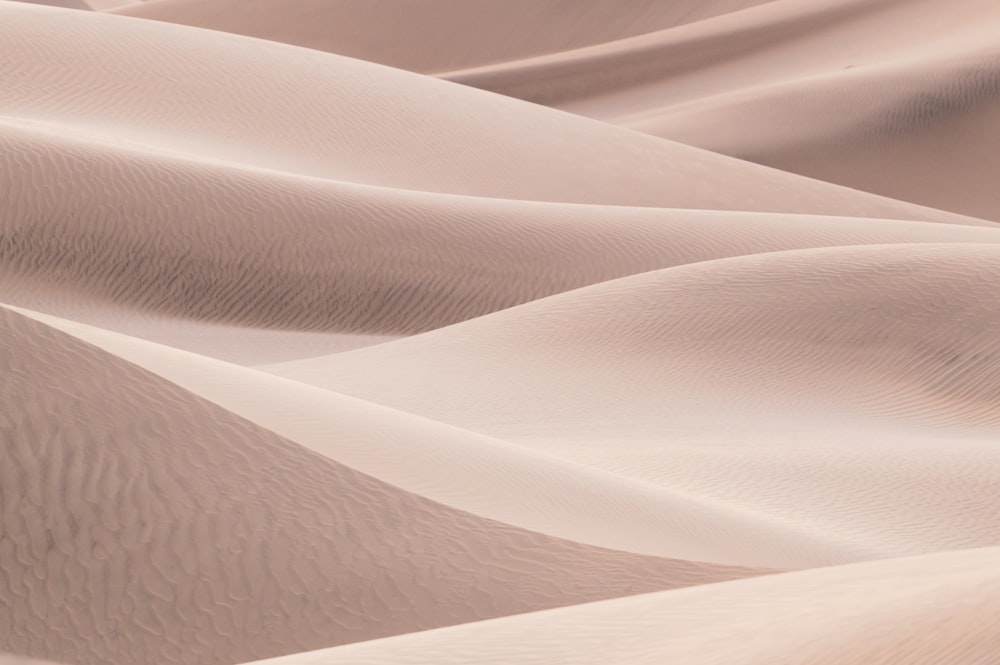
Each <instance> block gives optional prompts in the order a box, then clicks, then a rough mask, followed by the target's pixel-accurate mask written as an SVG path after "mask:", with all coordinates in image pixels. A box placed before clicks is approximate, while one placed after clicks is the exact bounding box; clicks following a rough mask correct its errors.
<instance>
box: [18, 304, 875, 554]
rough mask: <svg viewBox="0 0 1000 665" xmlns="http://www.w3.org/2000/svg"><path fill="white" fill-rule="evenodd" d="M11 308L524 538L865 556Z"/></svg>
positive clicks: (806, 532)
mask: <svg viewBox="0 0 1000 665" xmlns="http://www.w3.org/2000/svg"><path fill="white" fill-rule="evenodd" d="M7 309H10V310H12V311H15V312H18V313H19V314H22V315H24V316H27V317H30V318H32V319H35V320H37V321H40V322H42V323H44V324H46V325H48V326H52V327H54V328H56V329H58V330H60V331H62V332H64V333H67V334H70V335H72V336H74V337H76V338H78V339H80V340H83V341H85V342H87V343H89V344H93V345H95V346H97V347H99V348H101V349H103V350H104V351H106V352H108V353H111V354H113V355H115V356H118V357H120V358H122V359H124V360H127V361H128V362H130V363H134V364H136V365H138V366H140V367H142V368H143V369H145V370H147V371H150V372H153V373H155V374H158V375H159V376H161V377H163V378H165V379H167V380H169V381H171V382H173V383H175V384H177V385H178V386H180V387H182V388H184V389H185V390H188V391H190V392H192V393H194V394H196V395H198V396H199V397H201V398H203V399H207V400H209V401H211V402H212V403H214V404H217V405H219V406H221V407H222V408H224V409H226V410H228V411H230V412H232V413H234V414H236V415H238V416H240V417H242V418H245V419H246V420H248V421H250V422H253V423H255V424H256V425H258V426H261V427H264V428H267V429H268V430H270V431H273V432H275V433H277V434H279V435H280V436H282V437H284V438H286V439H288V440H290V441H294V442H295V443H298V444H300V445H302V446H304V447H306V448H308V449H310V450H312V451H314V452H316V453H319V454H321V455H324V456H326V457H329V458H331V459H333V460H336V461H337V462H339V463H342V464H345V465H347V466H349V467H351V468H353V469H355V470H357V471H360V472H362V473H365V474H367V475H370V476H373V477H375V478H378V479H380V480H382V481H385V482H387V483H389V484H392V485H395V486H397V487H400V488H402V489H405V490H406V491H409V492H413V493H415V494H418V495H420V496H424V497H427V498H429V499H431V500H434V501H437V502H439V503H443V504H445V505H449V506H452V507H454V508H458V509H461V510H465V511H467V512H470V513H474V514H476V515H479V516H483V517H488V518H490V519H494V520H497V521H500V522H504V523H507V524H512V525H516V526H519V527H522V528H526V529H529V530H531V531H537V532H540V533H546V534H549V535H552V536H555V537H559V538H565V539H568V540H574V541H577V542H581V543H586V544H590V545H595V546H600V547H606V548H612V549H618V550H625V551H631V552H636V553H640V554H647V555H655V556H662V557H666V558H687V559H690V560H697V561H707V562H716V563H722V564H727V565H743V566H756V567H759V568H772V569H773V568H801V567H808V566H815V565H826V564H830V563H837V562H844V561H854V560H859V559H862V558H865V557H866V556H869V555H870V554H869V552H867V551H866V550H852V549H850V548H847V547H844V546H841V545H839V544H837V543H836V542H834V541H833V540H832V539H831V538H829V537H825V536H824V535H823V534H822V533H819V532H817V531H814V530H812V529H808V528H807V529H801V528H796V526H795V525H789V524H786V523H784V522H783V520H781V519H780V518H774V517H764V516H762V515H757V514H755V513H754V512H753V511H749V510H747V509H746V508H745V507H743V506H740V505H739V504H735V503H734V504H727V503H725V502H719V501H706V500H705V499H704V498H703V497H699V496H698V495H696V494H689V493H684V492H677V491H674V490H672V489H671V488H664V487H658V486H654V485H649V484H646V483H640V482H636V481H632V480H628V479H625V478H622V477H620V476H617V475H615V474H611V473H607V472H602V471H600V470H597V469H594V468H592V467H589V466H584V465H581V464H577V463H574V462H573V461H571V460H564V459H559V458H556V457H552V456H550V455H545V454H539V453H537V452H534V451H532V450H530V449H526V448H523V447H521V446H516V445H512V444H510V443H507V442H505V441H502V440H500V439H495V438H490V437H486V436H483V435H481V434H476V433H473V432H470V431H464V430H460V429H458V428H455V427H452V426H448V425H445V424H443V423H438V422H434V421H431V420H428V419H426V418H420V417H417V416H413V415H410V414H406V413H403V412H399V411H394V410H391V409H387V408H385V407H381V406H378V405H375V404H371V403H366V402H363V401H360V400H357V399H354V398H351V397H347V396H344V395H340V394H337V393H332V392H329V391H325V390H321V389H318V388H315V387H313V386H308V385H305V384H300V383H296V382H292V381H289V380H287V379H282V378H280V377H277V376H274V375H271V374H266V373H263V372H260V371H256V370H252V369H249V368H244V367H239V366H235V365H231V364H228V363H224V362H221V361H217V360H214V359H211V358H205V357H200V356H196V355H194V354H190V353H186V352H183V351H180V350H178V349H173V348H170V347H166V346H162V345H157V344H153V343H150V342H147V341H144V340H139V339H135V338H130V337H127V336H124V335H121V334H118V333H114V332H111V331H106V330H101V329H99V328H94V327H92V326H87V325H84V324H80V323H77V322H73V321H68V320H64V319H58V318H56V317H52V316H49V315H45V314H41V313H38V312H31V311H28V310H23V309H20V308H16V307H10V306H8V307H7Z"/></svg>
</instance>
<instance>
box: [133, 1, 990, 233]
mask: <svg viewBox="0 0 1000 665" xmlns="http://www.w3.org/2000/svg"><path fill="white" fill-rule="evenodd" d="M566 4H567V3H562V2H556V1H551V0H550V1H549V2H537V3H519V2H504V3H482V2H478V3H469V2H459V1H457V0H455V1H453V2H448V1H442V0H430V1H428V2H422V3H402V4H401V3H393V2H385V1H383V2H363V3H362V2H356V1H349V0H342V1H340V2H322V1H314V2H300V3H296V4H295V5H289V4H288V3H286V2H280V1H279V0H257V1H255V2H252V3H235V2H232V0H230V1H229V2H213V3H204V2H198V1H197V0H158V1H157V2H150V3H146V4H144V5H138V6H135V7H130V8H126V9H123V10H121V13H124V14H129V15H133V16H143V17H148V18H155V19H157V20H163V21H172V22H178V23H184V24H188V25H197V26H201V27H208V28H213V29H215V30H224V31H229V32H235V33H240V34H246V35H252V36H257V37H263V38H267V39H271V40H275V41H282V42H287V43H291V44H298V45H302V46H308V47H310V48H316V49H321V50H326V51H330V52H332V53H339V54H342V55H349V56H352V57H356V58H361V59H364V60H370V61H374V62H379V63H383V64H388V65H392V66H395V67H400V68H402V69H409V70H412V71H420V72H433V73H437V74H438V75H440V76H443V77H445V78H449V79H451V80H455V81H458V82H461V83H465V84H467V85H471V86H475V87H480V88H485V89H488V90H494V91H497V92H501V93H503V94H506V95H511V96H515V97H520V98H523V99H529V100H531V101H536V102H539V103H543V104H548V105H554V106H557V107H560V108H564V109H568V110H571V111H574V112H577V113H582V114H584V115H590V116H593V117H597V118H601V119H604V120H609V121H612V122H614V123H616V124H621V125H625V126H627V127H631V128H634V129H638V130H641V131H644V132H649V133H652V134H656V135H658V136H663V137H666V138H670V139H674V140H678V141H681V142H684V143H689V144H692V145H697V146H700V147H705V148H708V149H710V150H713V151H717V152H722V153H725V154H730V155H734V156H738V157H741V158H743V159H749V160H751V161H755V162H758V163H762V164H767V165H770V166H775V167H778V168H781V169H784V170H789V171H793V172H796V173H802V174H805V175H809V176H812V177H816V178H820V179H824V180H828V181H831V182H837V183H841V184H845V185H848V186H851V187H856V188H859V189H864V190H868V191H873V192H877V193H880V194H884V195H887V196H891V197H894V198H899V199H904V200H908V201H914V202H917V203H922V204H925V205H930V206H934V207H940V208H947V209H950V210H955V211H960V212H964V213H966V214H970V215H975V216H980V217H986V218H990V219H1000V188H997V187H996V186H995V179H994V178H993V177H992V173H993V172H995V170H996V168H997V167H998V165H1000V162H998V158H997V157H996V155H997V154H998V152H1000V144H997V142H996V140H995V139H994V137H995V136H997V135H998V132H997V131H996V130H997V127H998V124H1000V116H998V114H997V112H996V102H997V99H998V87H997V83H996V81H997V76H998V71H1000V65H998V62H997V58H996V56H995V41H996V40H995V35H996V34H997V31H998V30H1000V6H998V5H997V4H996V3H995V2H992V0H958V1H956V2H948V3H943V2H938V1H937V0H874V1H873V0H811V1H810V2H801V1H800V0H776V1H773V2H731V3H720V2H708V3H701V4H696V3H689V2H681V3H674V2H669V3H667V2H660V3H656V2H638V1H636V2H631V3H627V4H626V5H623V4H622V3H609V2H594V1H591V2H588V3H586V5H585V6H581V5H580V3H578V2H577V3H572V9H569V8H568V7H567V6H565V5H566ZM629 5H634V6H629ZM741 9H743V10H744V11H739V10H741ZM442 16H448V19H447V20H443V19H442ZM442 44H447V45H448V48H442ZM985 165H989V166H988V167H985Z"/></svg>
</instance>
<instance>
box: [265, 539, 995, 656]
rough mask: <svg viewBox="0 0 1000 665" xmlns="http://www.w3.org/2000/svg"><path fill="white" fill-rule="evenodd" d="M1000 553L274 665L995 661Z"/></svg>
mask: <svg viewBox="0 0 1000 665" xmlns="http://www.w3.org/2000/svg"><path fill="white" fill-rule="evenodd" d="M998 555H1000V550H998V549H997V548H989V549H982V550H970V551H965V552H951V553H947V554H934V555H927V556H922V557H914V558H909V559H897V560H892V561H879V562H874V563H865V564H859V565H852V566H838V567H835V568H823V569H818V570H810V571H806V572H800V573H789V574H785V575H772V576H768V577H764V578H759V579H755V580H746V581H737V582H727V583H723V584H712V585H707V586H701V587H697V588H694V589H682V590H679V591H669V592H666V593H656V594H648V595H645V596H636V597H634V598H625V599H621V600H615V601H608V602H603V603H593V604H591V605H585V606H580V607H571V608H566V609H559V610H553V611H549V612H539V613H536V614H530V615H526V616H522V617H508V618H504V619H497V620H495V621H484V622H481V623H477V624H470V625H467V626H456V627H454V628H446V629H443V630H435V631H429V632H426V633H421V634H417V635H404V636H401V637H397V638H390V639H385V640H375V641H372V642H367V643H364V644H357V645H350V646H346V647H340V648H337V649H330V650H326V651H318V652H315V653H311V654H310V653H306V654H296V655H294V656H289V657H287V658H278V659H274V660H269V661H266V663H267V665H333V664H334V663H336V664H337V665H382V664H387V663H401V664H407V665H417V664H420V665H432V664H433V665H438V664H441V665H472V664H473V663H475V664H476V665H493V664H496V665H500V664H502V663H503V664H506V663H518V664H520V665H547V664H549V663H581V664H584V665H591V664H592V665H626V664H628V665H636V664H639V663H641V664H642V665H647V664H648V665H652V664H654V663H690V664H691V665H730V664H732V663H741V664H744V665H800V664H801V663H815V664H816V665H940V664H942V663H953V664H957V663H962V665H989V664H990V663H993V662H995V660H996V654H997V652H998V651H1000V633H998V632H997V630H996V625H997V623H998V622H1000V573H998V571H997V567H996V558H997V556H998ZM260 665H264V663H261V664H260Z"/></svg>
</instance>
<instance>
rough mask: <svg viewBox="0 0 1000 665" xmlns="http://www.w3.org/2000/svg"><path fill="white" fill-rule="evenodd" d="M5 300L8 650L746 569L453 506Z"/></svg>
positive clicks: (163, 636)
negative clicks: (630, 548)
mask: <svg viewBox="0 0 1000 665" xmlns="http://www.w3.org/2000/svg"><path fill="white" fill-rule="evenodd" d="M0 317H2V326H3V340H4V344H3V346H2V348H0V353H2V354H3V364H4V366H5V367H7V368H9V369H10V376H11V377H12V378H11V379H9V380H8V381H6V382H5V383H4V384H3V386H2V388H3V394H2V397H3V403H4V404H5V405H8V406H9V407H10V408H11V409H12V411H11V412H10V415H7V416H6V420H7V422H6V425H5V429H6V434H5V446H4V447H3V449H2V450H0V455H2V458H3V463H2V464H0V473H2V478H0V481H2V482H0V487H2V488H3V492H4V504H5V512H4V516H3V537H2V538H0V555H2V557H0V561H2V567H0V570H2V572H3V575H2V579H3V580H4V593H3V594H2V595H0V609H2V613H3V615H4V616H6V617H7V619H8V620H9V621H10V626H11V630H10V632H9V633H7V634H6V635H5V636H4V639H3V644H2V648H4V649H5V650H8V651H15V652H19V653H23V654H24V655H28V656H37V657H44V658H55V659H59V660H67V661H69V662H72V663H76V664H79V665H87V664H89V663H95V664H96V663H107V662H111V661H123V660H127V661H129V662H143V661H147V660H155V661H156V662H161V663H173V662H178V663H179V662H191V660H192V659H196V660H199V661H201V662H219V663H222V662H238V661H240V660H248V659H252V658H260V657H265V656H268V655H277V654H280V653H289V652H293V651H301V650H304V649H310V648H317V647H319V646H324V645H325V646H332V645H335V644H338V643H340V644H342V643H347V642H352V641H359V640H365V639H372V638H374V637H379V636H385V635H389V634H396V633H403V632H411V631H415V630H424V629H427V628H432V627H438V626H442V625H448V624H453V623H459V622H464V621H473V620H478V619H484V618H489V617H496V616H504V615H509V614H516V613H521V612H525V611H530V610H535V609H541V608H546V607H553V606H558V605H568V604H575V603H579V602H587V601H589V600H595V599H599V598H609V597H617V596H621V595H625V594H634V593H640V592H643V591H650V590H654V589H664V588H670V587H673V586H677V585H683V584H698V583H703V582H709V581H715V580H719V579H732V578H733V577H736V576H740V575H747V574H757V572H758V571H752V570H749V569H746V568H736V567H725V566H714V565H711V564H702V563H691V562H685V561H671V560H667V559H661V558H656V557H644V556H638V555H634V554H628V553H624V552H617V551H612V550H606V549H601V548H595V547H588V546H585V545H581V544H578V543H573V542H571V541H565V540H559V539H555V538H551V537H548V536H545V535H542V534H537V533H532V532H529V531H525V530H522V529H518V528H515V527H511V526H507V525H503V524H500V523H498V522H493V521H491V520H486V519H483V518H481V517H477V516H474V515H471V514H468V513H464V512H460V511H456V510H454V509H451V508H448V507H445V506H443V505H440V504H436V503H433V502H430V501H427V500H426V499H423V498H420V497H417V496H415V495H413V494H410V493H407V492H404V491H402V490H399V489H397V488H395V487H392V486H390V485H386V484H385V483H382V482H380V481H377V480H375V479H373V478H371V477H369V476H365V475H362V474H359V473H357V472H356V471H354V470H352V469H350V468H347V467H345V466H343V465H341V464H338V463H336V462H334V461H332V460H329V459H326V458H323V457H320V456H317V455H315V454H313V453H311V452H309V451H307V450H306V449H304V448H301V447H300V446H296V445H295V444H292V443H290V442H288V441H285V440H283V439H281V438H280V437H278V436H275V435H274V434H272V433H270V432H268V431H266V430H263V429H261V428H258V427H255V426H253V425H251V424H250V423H248V422H247V421H245V420H242V419H240V418H238V417H236V416H234V415H233V414H231V413H229V412H227V411H225V410H223V409H220V408H218V407H217V406H215V405H212V404H210V403H208V402H205V401H204V400H200V399H198V398H197V397H195V396H193V395H191V394H190V393H189V392H187V391H184V390H181V389H179V388H177V387H176V386H174V385H173V384H171V383H169V382H166V381H163V380H162V379H160V378H158V377H155V376H153V375H152V374H149V373H148V372H145V371H143V370H141V369H138V368H136V367H135V366H133V365H131V364H129V363H126V362H124V361H122V360H120V359H118V358H115V357H114V356H112V355H110V354H107V353H105V352H104V351H101V350H99V349H96V348H95V347H93V346H91V345H89V344H85V343H83V342H81V341H79V340H76V339H74V338H72V337H70V336H68V335H66V334H64V333H61V332H58V331H55V330H54V329H52V328H50V327H48V326H46V325H44V324H42V323H39V322H37V321H34V320H31V319H29V318H26V317H24V316H21V315H19V314H17V313H15V312H12V311H10V310H7V309H4V310H3V311H2V312H0Z"/></svg>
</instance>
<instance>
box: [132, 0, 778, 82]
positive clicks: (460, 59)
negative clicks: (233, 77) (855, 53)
mask: <svg viewBox="0 0 1000 665" xmlns="http://www.w3.org/2000/svg"><path fill="white" fill-rule="evenodd" d="M765 1H766V0H708V1H705V0H701V1H695V0H682V1H680V2H669V3H668V2H657V1H655V0H625V1H624V2H621V1H619V2H607V1H606V0H584V1H583V2H581V1H580V0H572V1H569V0H513V1H512V0H479V1H478V2H476V3H474V4H473V3H469V2H464V1H463V0H430V2H419V3H416V2H403V3H401V2H393V1H392V0H374V1H373V0H298V1H297V2H295V3H292V4H290V3H288V2H283V1H282V0H251V1H250V2H247V1H246V0H214V1H213V2H201V1H199V0H154V1H152V2H146V3H144V4H142V5H139V6H135V7H129V8H125V9H122V10H119V11H118V12H117V13H120V14H123V15H127V16H137V17H142V18H150V19H155V20H158V21H169V22H172V23H183V24H185V25H191V26H197V27H200V28H210V29H212V30H222V31H225V32H233V33H237V34H241V35H248V36H251V37H260V38H263V39H269V40H272V41H278V42H284V43H286V44H295V45H297V46H305V47H307V48H313V49H319V50H322V51H330V52H332V53H339V54H341V55H347V56H350V57H352V58H359V59H361V60H369V61H371V62H378V63H381V64H386V65H390V66H392V67H398V68H400V69H408V70H410V71H418V72H423V73H434V72H444V71H449V70H454V69H459V68H465V67H471V66H473V65H484V64H487V63H494V62H504V61H508V60H518V59H521V58H525V57H528V56H532V55H539V54H544V53H551V52H554V51H563V50H568V49H575V48H581V47H584V46H590V45H592V44H598V43H602V42H606V41H610V40H615V39H621V38H624V37H628V36H632V35H636V34H641V33H644V32H647V31H649V30H657V29H663V28H668V27H673V26H676V25H682V24H685V23H690V22H693V21H698V20H701V19H703V18H705V17H708V16H715V15H718V14H725V13H727V12H731V11H735V10H739V9H742V8H744V7H749V6H753V5H757V4H761V3H763V2H765ZM581 18H583V19H584V21H581V20H580V19H581ZM442 43H446V44H447V45H448V47H447V48H440V45H441V44H442Z"/></svg>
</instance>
